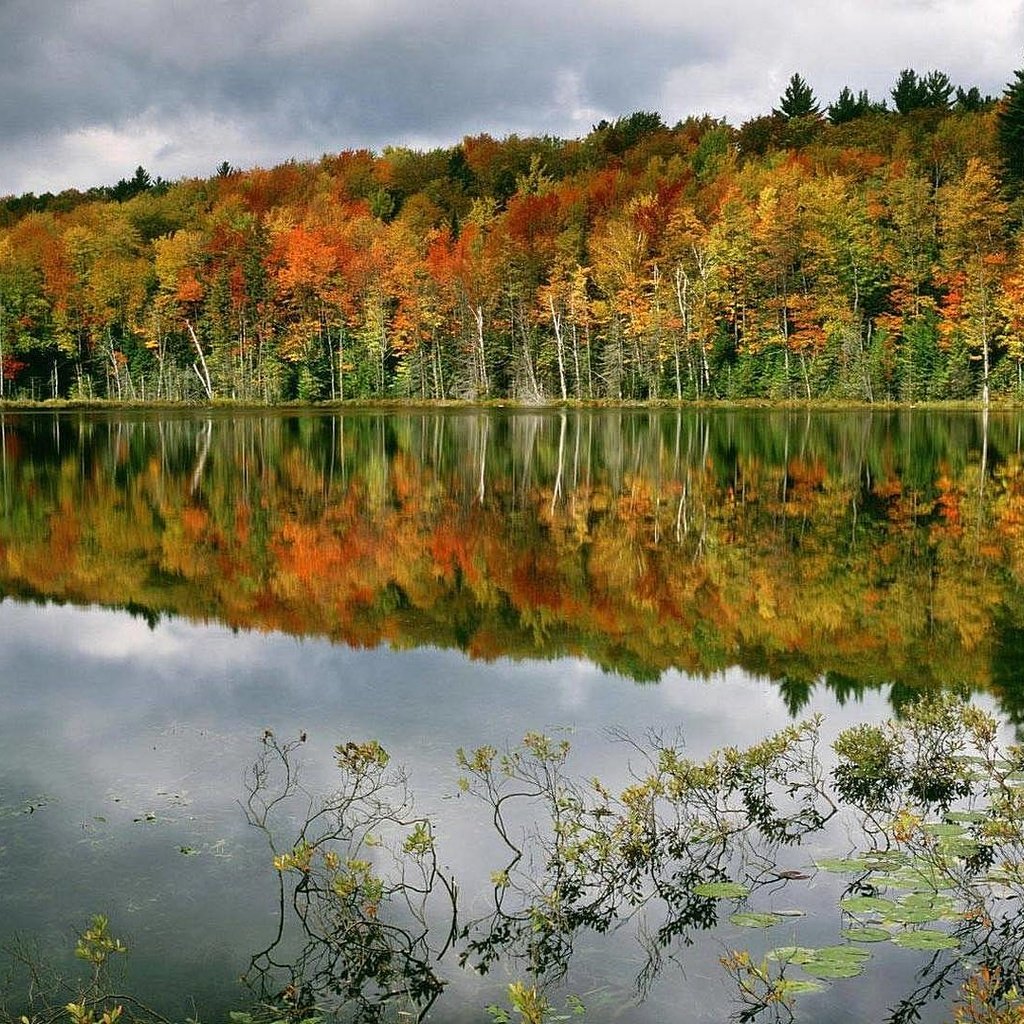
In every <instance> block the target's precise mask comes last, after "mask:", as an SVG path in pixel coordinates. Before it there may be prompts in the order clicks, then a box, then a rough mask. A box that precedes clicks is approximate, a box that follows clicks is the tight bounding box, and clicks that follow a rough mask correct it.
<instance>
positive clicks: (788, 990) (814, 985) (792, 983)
mask: <svg viewBox="0 0 1024 1024" xmlns="http://www.w3.org/2000/svg"><path fill="white" fill-rule="evenodd" d="M824 987H825V986H824V985H822V984H821V982H820V981H811V980H810V979H809V978H782V979H781V980H780V981H779V982H778V983H777V988H778V990H779V992H780V993H781V995H782V998H783V999H786V998H787V997H789V996H796V995H799V994H800V993H801V992H821V991H822V989H824Z"/></svg>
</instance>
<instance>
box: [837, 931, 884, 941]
mask: <svg viewBox="0 0 1024 1024" xmlns="http://www.w3.org/2000/svg"><path fill="white" fill-rule="evenodd" d="M842 934H843V938H844V939H849V940H850V941H851V942H885V941H886V940H888V939H891V938H892V932H890V931H888V930H887V929H885V928H844V929H843V933H842Z"/></svg>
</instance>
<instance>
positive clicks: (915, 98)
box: [889, 68, 929, 114]
mask: <svg viewBox="0 0 1024 1024" xmlns="http://www.w3.org/2000/svg"><path fill="white" fill-rule="evenodd" d="M889 95H890V96H892V101H893V103H894V104H895V105H896V109H897V110H898V111H899V112H900V113H901V114H909V113H910V111H912V110H920V109H921V108H922V107H927V106H928V96H929V93H928V86H927V85H926V84H925V80H924V79H923V78H918V77H917V72H916V71H914V70H913V69H911V68H904V69H903V70H902V71H901V72H900V73H899V77H898V78H897V79H896V84H895V85H894V86H893V87H892V89H891V90H890V92H889Z"/></svg>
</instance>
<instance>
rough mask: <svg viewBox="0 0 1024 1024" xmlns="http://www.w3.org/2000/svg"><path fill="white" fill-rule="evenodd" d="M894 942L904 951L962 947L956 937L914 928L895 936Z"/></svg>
mask: <svg viewBox="0 0 1024 1024" xmlns="http://www.w3.org/2000/svg"><path fill="white" fill-rule="evenodd" d="M892 941H893V942H895V943H896V945H897V946H902V947H903V948H904V949H927V950H934V949H954V948H955V947H956V946H959V945H960V940H959V939H958V938H957V937H956V936H955V935H949V934H947V933H946V932H939V931H936V930H935V929H934V928H914V929H911V930H910V931H905V932H901V933H900V934H899V935H895V936H893V940H892Z"/></svg>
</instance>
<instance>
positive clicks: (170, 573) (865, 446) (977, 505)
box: [0, 411, 1024, 714]
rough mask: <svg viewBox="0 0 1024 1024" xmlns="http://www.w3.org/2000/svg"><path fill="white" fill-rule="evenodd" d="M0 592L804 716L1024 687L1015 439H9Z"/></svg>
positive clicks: (681, 431)
mask: <svg viewBox="0 0 1024 1024" xmlns="http://www.w3.org/2000/svg"><path fill="white" fill-rule="evenodd" d="M2 440H3V449H2V450H3V461H2V466H0V472H2V479H0V486H2V510H3V514H2V518H0V587H2V589H3V592H4V593H6V594H8V595H12V596H19V597H32V598H39V597H41V598H45V599H50V600H57V601H73V602H96V603H100V604H104V605H110V606H117V607H127V608H129V609H131V610H133V611H137V612H139V613H141V614H144V615H146V616H147V617H156V616H158V615H160V614H164V613H169V614H174V615H184V616H188V617H190V618H193V619H201V620H216V621H220V622H223V623H226V624H228V625H230V626H236V627H242V628H256V629H266V630H283V631H285V632H289V633H295V634H303V635H317V636H326V637H329V638H331V639H332V640H336V641H342V642H344V643H347V644H352V645H358V646H372V645H376V644H380V643H390V644H393V645H395V646H397V647H409V646H416V645H421V644H422V645H425V644H431V645H437V646H445V647H458V648H460V649H462V650H464V651H466V652H467V653H468V654H469V655H470V656H472V657H476V658H494V657H498V656H511V657H514V658H523V657H539V658H554V657H559V656H564V655H572V656H579V657H585V658H588V659H590V660H591V661H593V662H595V663H597V664H599V665H601V666H603V667H606V668H608V669H611V670H615V671H617V672H621V673H624V674H626V675H628V676H631V677H633V678H635V679H643V680H648V679H656V678H658V677H659V675H660V674H661V673H662V672H663V671H665V670H666V669H669V668H679V669H683V670H685V671H688V672H691V673H695V674H707V673H711V672H715V671H717V670H720V669H723V668H726V667H728V666H730V665H741V666H743V667H744V668H745V669H747V670H748V671H751V672H755V673H760V674H764V675H767V676H770V677H771V678H773V679H776V680H778V681H780V682H781V683H782V684H783V685H784V686H785V687H786V690H787V694H786V695H787V699H788V700H790V702H791V703H792V704H793V705H794V706H797V705H799V704H800V703H801V701H802V700H803V699H804V697H805V696H806V694H807V692H808V691H809V687H810V686H811V685H813V684H814V682H815V681H817V680H820V679H822V678H824V679H825V680H826V681H827V683H828V684H829V685H830V686H832V687H834V688H835V689H836V690H837V691H839V692H840V693H841V694H842V693H845V692H852V691H856V690H857V689H858V688H860V687H862V686H864V685H879V684H884V683H890V684H893V685H894V697H898V696H899V694H900V692H901V691H902V690H903V688H905V687H910V688H917V687H922V686H938V685H950V684H966V685H969V686H972V687H978V688H989V689H992V690H995V691H996V692H997V693H999V695H1000V698H1001V699H1002V700H1003V701H1004V702H1005V703H1006V704H1007V705H1008V707H1007V710H1008V711H1009V712H1010V713H1011V714H1013V711H1014V705H1015V704H1016V703H1017V701H1018V700H1020V699H1021V698H1020V697H1019V696H1016V695H1015V693H1014V688H1015V687H1017V688H1019V684H1018V683H1017V678H1018V669H1019V668H1020V667H1024V602H1022V600H1021V598H1022V593H1024V530H1022V526H1024V456H1022V452H1021V434H1020V427H1019V424H1018V421H1017V418H1016V417H1013V418H1011V417H1002V416H999V415H993V416H992V418H991V420H990V421H989V422H988V423H987V424H983V422H982V417H981V415H980V414H962V415H952V414H938V413H934V414H932V413H930V414H924V413H898V414H897V413H893V414H887V415H880V414H867V413H865V414H852V413H842V414H839V413H836V414H813V415H808V414H805V413H802V412H783V413H761V412H732V413H720V412H715V413H701V412H694V411H685V412H681V413H677V412H674V411H673V412H633V411H629V412H624V411H616V412H603V411H602V412H593V413H578V414H577V413H565V414H561V413H558V412H545V413H543V414H541V413H538V414H526V413H501V412H489V413H484V412H474V413H468V414H464V413H422V414H421V413H416V412H402V413H397V414H384V413H376V412H374V413H356V414H346V415H345V416H319V417H318V416H299V417H290V416H289V417H275V416H252V417H246V416H228V415H224V416H216V415H215V416H214V417H213V418H211V419H200V418H187V417H178V418H175V417H170V416H164V417H150V418H142V417H140V418H134V419H122V420H111V419H105V418H90V417H87V416H74V417H51V416H43V415H23V416H11V415H7V416H6V417H5V418H4V421H3V438H2Z"/></svg>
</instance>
